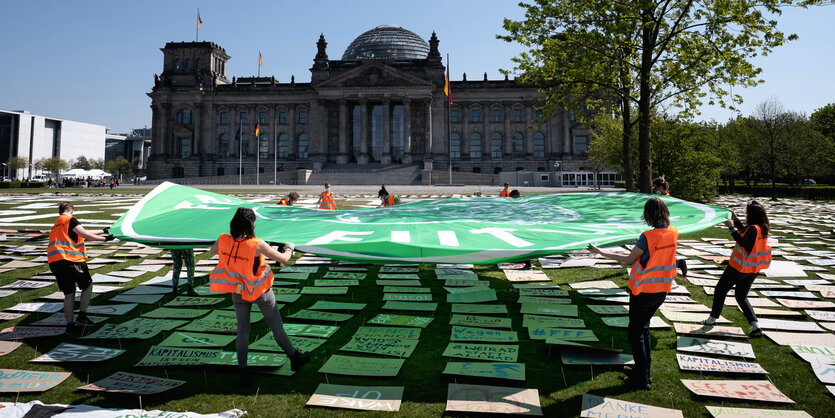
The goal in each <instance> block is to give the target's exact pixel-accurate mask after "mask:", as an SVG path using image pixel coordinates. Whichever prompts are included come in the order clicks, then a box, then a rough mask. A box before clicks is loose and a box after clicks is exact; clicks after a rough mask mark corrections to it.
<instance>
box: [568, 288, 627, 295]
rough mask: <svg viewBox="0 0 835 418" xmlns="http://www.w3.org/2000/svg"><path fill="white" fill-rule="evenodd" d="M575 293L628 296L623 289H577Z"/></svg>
mask: <svg viewBox="0 0 835 418" xmlns="http://www.w3.org/2000/svg"><path fill="white" fill-rule="evenodd" d="M577 293H579V294H581V295H583V296H585V297H593V296H601V297H602V296H629V293H628V292H627V291H626V290H624V289H577Z"/></svg>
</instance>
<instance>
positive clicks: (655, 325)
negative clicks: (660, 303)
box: [600, 316, 670, 329]
mask: <svg viewBox="0 0 835 418" xmlns="http://www.w3.org/2000/svg"><path fill="white" fill-rule="evenodd" d="M600 319H602V320H603V323H604V324H606V325H608V326H610V327H612V328H626V327H628V326H629V317H628V316H605V317H603V318H600ZM649 327H650V329H662V328H670V325H669V324H668V323H666V322H664V320H663V319H661V318H659V317H657V316H653V317H652V318H650V320H649Z"/></svg>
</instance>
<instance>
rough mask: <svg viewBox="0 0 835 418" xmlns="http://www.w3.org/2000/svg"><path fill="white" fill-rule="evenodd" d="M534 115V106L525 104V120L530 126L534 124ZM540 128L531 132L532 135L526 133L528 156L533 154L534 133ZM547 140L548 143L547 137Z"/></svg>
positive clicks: (526, 152) (526, 151) (526, 153)
mask: <svg viewBox="0 0 835 418" xmlns="http://www.w3.org/2000/svg"><path fill="white" fill-rule="evenodd" d="M533 115H534V113H533V107H532V106H531V105H526V106H525V122H526V124H527V125H528V126H534V120H533ZM538 130H540V129H539V128H537V129H536V130H535V131H533V132H529V134H530V135H525V155H528V156H530V155H533V135H534V134H535V133H536V132H537V131H538ZM545 142H546V143H547V142H548V138H547V137H546V138H545Z"/></svg>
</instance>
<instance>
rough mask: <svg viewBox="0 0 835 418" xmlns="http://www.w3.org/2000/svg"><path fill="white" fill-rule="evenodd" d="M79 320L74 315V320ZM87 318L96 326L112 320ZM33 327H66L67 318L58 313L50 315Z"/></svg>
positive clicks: (102, 317)
mask: <svg viewBox="0 0 835 418" xmlns="http://www.w3.org/2000/svg"><path fill="white" fill-rule="evenodd" d="M77 318H78V314H74V315H73V319H77ZM87 318H89V319H90V320H91V321H93V323H94V324H98V323H99V322H104V321H107V320H108V319H110V318H108V317H105V316H95V315H87ZM32 325H35V326H42V327H64V326H66V325H67V317H66V316H64V313H63V312H57V313H54V314H52V315H50V316H48V317H46V318H44V319H41V320H40V321H37V322H33V323H32Z"/></svg>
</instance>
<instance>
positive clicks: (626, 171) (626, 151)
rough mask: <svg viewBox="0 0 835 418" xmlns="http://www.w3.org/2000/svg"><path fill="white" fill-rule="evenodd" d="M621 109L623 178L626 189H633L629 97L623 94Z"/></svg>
mask: <svg viewBox="0 0 835 418" xmlns="http://www.w3.org/2000/svg"><path fill="white" fill-rule="evenodd" d="M624 96H626V97H624V98H623V100H622V103H623V109H621V114H622V115H623V148H622V154H621V158H623V180H624V181H625V182H626V191H627V192H634V191H635V173H634V172H633V169H632V112H631V109H630V106H629V97H628V95H626V94H625V95H624Z"/></svg>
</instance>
